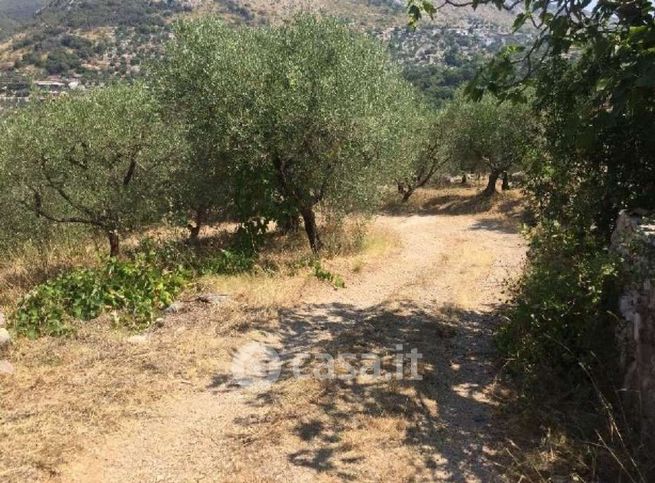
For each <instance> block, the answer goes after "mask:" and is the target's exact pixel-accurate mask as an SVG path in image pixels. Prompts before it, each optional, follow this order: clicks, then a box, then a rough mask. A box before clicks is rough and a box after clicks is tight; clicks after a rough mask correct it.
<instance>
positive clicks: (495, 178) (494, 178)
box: [482, 170, 500, 196]
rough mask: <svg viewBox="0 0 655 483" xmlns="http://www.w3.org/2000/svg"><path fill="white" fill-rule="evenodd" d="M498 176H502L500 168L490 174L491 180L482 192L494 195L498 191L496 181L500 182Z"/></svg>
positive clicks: (486, 194) (485, 194)
mask: <svg viewBox="0 0 655 483" xmlns="http://www.w3.org/2000/svg"><path fill="white" fill-rule="evenodd" d="M498 178H500V171H498V170H494V171H492V172H491V173H490V174H489V182H488V183H487V187H486V188H485V189H484V191H483V192H482V194H483V195H484V196H493V195H494V194H495V193H496V183H497V182H498Z"/></svg>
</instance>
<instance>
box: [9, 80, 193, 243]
mask: <svg viewBox="0 0 655 483" xmlns="http://www.w3.org/2000/svg"><path fill="white" fill-rule="evenodd" d="M1 136H2V138H3V139H4V142H3V144H2V147H0V169H1V170H2V173H3V177H4V182H5V183H6V184H5V185H6V186H7V189H8V190H9V193H5V195H4V196H5V198H6V197H9V198H11V200H12V202H13V203H16V204H18V205H20V206H22V207H23V208H24V209H27V210H29V211H31V212H33V213H34V214H35V215H36V216H38V217H40V218H43V219H46V220H49V221H51V222H56V223H76V224H82V225H88V226H90V227H94V228H96V229H98V230H100V231H102V232H103V233H104V234H105V235H106V236H107V237H108V239H109V242H110V248H111V254H112V255H117V254H118V250H119V241H118V240H119V234H120V232H122V231H124V230H130V229H133V228H136V227H139V226H142V225H143V224H144V223H147V222H151V221H155V220H157V219H158V218H161V216H162V214H163V213H164V212H165V211H166V210H167V199H166V196H165V195H164V193H165V191H164V188H165V186H166V183H167V180H168V179H169V177H170V176H171V174H172V173H173V172H174V171H175V169H176V166H178V161H179V159H180V157H181V156H183V154H184V152H183V151H184V143H183V142H181V140H180V138H179V136H178V132H177V130H176V129H175V128H174V127H173V126H172V125H170V124H168V123H164V122H163V121H162V119H161V117H160V115H159V113H158V107H157V105H156V103H155V101H154V100H153V98H152V96H151V94H150V93H149V92H148V90H147V89H145V88H144V87H143V86H138V85H137V86H134V87H130V86H114V87H110V88H105V89H98V90H95V91H93V92H92V93H90V94H82V95H74V96H64V97H59V98H55V99H50V100H47V101H44V102H42V103H37V104H35V105H33V106H30V107H29V108H24V109H20V110H18V111H16V112H15V113H13V114H12V115H11V116H7V117H6V118H5V119H4V122H3V124H2V133H1Z"/></svg>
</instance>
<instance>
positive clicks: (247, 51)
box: [151, 18, 268, 239]
mask: <svg viewBox="0 0 655 483" xmlns="http://www.w3.org/2000/svg"><path fill="white" fill-rule="evenodd" d="M258 42H259V38H258V36H257V35H256V32H255V31H254V30H253V29H245V28H241V29H239V28H234V27H229V26H226V25H225V24H223V23H222V22H220V21H219V20H217V19H214V18H204V19H202V20H194V21H183V22H179V23H178V24H176V27H175V36H174V37H173V39H172V40H171V41H170V42H169V44H168V45H167V47H166V55H165V56H164V58H163V59H162V61H161V62H160V63H159V64H158V65H157V66H156V68H155V69H154V70H153V75H152V76H151V84H152V85H153V86H154V88H155V92H156V93H157V95H158V97H159V98H160V99H161V101H162V105H163V106H164V108H165V113H166V115H167V117H169V118H171V119H174V120H176V121H180V122H181V123H182V124H183V126H184V136H185V139H186V141H187V144H188V146H189V151H190V156H189V159H188V162H187V163H186V164H185V165H184V167H183V169H182V170H180V171H179V172H178V173H177V178H176V184H177V189H176V192H177V193H178V195H179V196H178V200H177V201H178V203H177V204H178V206H179V207H180V208H181V209H182V210H191V211H192V212H193V218H194V220H193V224H191V225H190V226H189V227H190V229H191V238H192V239H195V238H197V236H198V234H199V231H200V228H201V226H202V224H203V223H204V222H206V220H207V216H208V215H209V214H210V213H211V212H221V213H223V214H228V213H229V214H233V215H236V216H237V217H238V218H244V217H247V216H248V215H243V214H242V213H239V211H244V210H245V211H252V210H251V208H252V205H253V204H256V203H253V196H250V195H252V193H253V192H254V193H257V194H258V195H259V194H260V192H261V190H259V189H258V188H256V186H257V187H259V188H261V187H262V186H263V185H262V183H261V182H260V181H261V180H262V179H265V178H266V176H265V173H262V172H259V171H255V170H252V169H249V166H250V165H251V164H252V161H253V160H254V159H256V158H257V156H258V146H259V143H258V136H259V132H258V131H257V129H256V127H257V125H258V122H259V119H260V118H261V116H262V114H261V110H260V108H261V102H259V100H260V98H261V96H262V95H265V86H264V85H263V84H262V79H263V77H262V76H264V75H265V72H266V70H267V68H268V67H267V65H268V63H267V51H266V45H259V44H258ZM262 190H264V191H265V189H264V188H262ZM243 198H248V200H247V201H242V200H243ZM234 211H237V213H233V212H234ZM241 215H243V216H241Z"/></svg>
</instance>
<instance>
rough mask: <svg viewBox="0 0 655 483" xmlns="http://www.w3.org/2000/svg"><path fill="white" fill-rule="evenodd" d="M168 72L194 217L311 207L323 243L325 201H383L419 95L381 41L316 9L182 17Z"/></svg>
mask: <svg viewBox="0 0 655 483" xmlns="http://www.w3.org/2000/svg"><path fill="white" fill-rule="evenodd" d="M157 78H158V82H159V92H160V93H161V96H162V98H163V102H164V103H165V104H167V105H169V106H170V108H171V111H172V112H173V113H174V115H175V116H176V117H178V118H179V117H182V118H183V119H184V121H185V123H186V126H187V130H186V135H187V140H188V142H189V145H190V147H191V149H192V151H193V156H192V161H191V163H190V164H188V165H187V166H186V171H185V175H184V176H183V178H182V184H187V185H188V186H189V187H190V188H191V189H190V190H183V191H182V192H183V193H185V196H184V197H183V198H184V199H185V200H189V201H190V202H191V204H190V206H189V208H192V209H193V210H195V212H196V220H195V224H194V226H195V227H198V226H199V225H200V223H201V222H202V221H203V218H204V217H205V216H206V213H207V212H208V211H210V212H211V211H216V210H219V209H220V210H224V211H225V210H228V211H231V214H232V215H233V216H236V217H237V218H238V219H239V221H241V222H242V223H251V224H254V226H258V227H263V226H266V221H267V220H275V221H278V222H279V223H282V224H283V223H285V222H286V221H287V220H294V219H297V218H299V217H302V219H303V221H304V226H305V229H306V231H307V236H308V240H309V243H310V246H311V247H312V249H313V250H314V251H318V250H320V248H321V240H320V235H319V232H318V226H317V223H316V213H315V210H316V207H317V206H319V205H320V207H321V208H322V209H323V210H331V211H335V210H337V211H341V212H347V211H351V210H353V209H364V208H366V207H371V206H374V205H375V202H376V200H377V199H378V198H379V194H380V189H379V186H380V184H381V183H384V182H386V181H388V180H391V179H392V177H393V175H394V173H395V171H396V169H398V166H399V163H401V161H402V160H403V159H404V158H402V157H401V158H396V157H395V156H394V155H395V154H397V153H399V151H400V150H399V146H400V143H401V142H402V134H403V133H404V132H406V131H407V123H405V122H404V121H405V119H406V118H405V117H403V114H407V115H409V114H411V113H412V112H413V109H414V108H417V107H418V105H419V102H418V101H417V100H416V99H415V95H414V93H413V91H412V89H411V88H409V87H408V85H407V84H406V82H405V81H404V80H403V79H402V77H401V75H400V72H399V70H398V69H397V68H396V67H395V66H394V65H393V63H392V62H391V60H390V58H389V56H388V54H387V53H386V52H385V51H384V49H383V47H382V46H381V45H380V44H379V43H377V42H375V41H374V40H372V39H371V38H369V37H368V36H365V35H362V34H357V33H355V32H353V31H352V30H350V29H349V28H347V27H345V26H343V25H341V24H339V23H338V22H337V21H335V20H330V19H323V20H318V19H316V18H314V17H308V16H300V17H298V18H296V20H295V21H294V22H292V23H291V24H289V25H285V26H280V27H276V28H269V29H259V30H252V29H249V30H246V29H233V28H228V27H227V26H225V25H223V24H221V23H220V22H218V21H216V20H211V19H209V20H203V21H199V22H190V23H182V24H181V25H180V26H179V27H178V35H177V36H176V38H175V39H174V40H173V42H172V43H171V45H170V46H169V48H168V55H167V56H166V59H165V61H164V63H163V65H162V67H161V69H160V73H159V74H158V77H157Z"/></svg>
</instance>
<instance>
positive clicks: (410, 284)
mask: <svg viewBox="0 0 655 483" xmlns="http://www.w3.org/2000/svg"><path fill="white" fill-rule="evenodd" d="M519 203H520V200H518V198H517V197H516V196H515V195H513V196H512V195H508V196H502V197H499V198H498V199H497V200H496V201H494V202H493V203H491V204H487V202H482V201H480V199H479V198H477V197H475V192H474V190H466V189H456V190H447V191H444V190H440V191H429V190H426V191H422V192H419V193H417V197H416V199H415V200H413V201H412V203H411V204H410V205H407V206H398V205H396V206H392V207H389V209H388V210H387V211H386V212H385V213H384V214H382V215H380V216H377V217H376V218H375V219H374V221H373V225H372V226H373V232H374V233H377V234H378V235H379V236H381V237H383V238H384V240H386V242H384V243H379V244H378V245H379V246H377V245H376V248H375V249H370V250H369V251H368V252H365V253H363V254H361V255H358V256H351V257H342V258H340V259H339V258H337V259H335V260H333V261H331V262H328V263H326V266H327V268H329V269H330V270H331V271H334V272H336V273H339V274H342V275H343V277H344V279H345V282H346V288H344V289H334V288H333V287H332V286H330V285H329V284H327V283H322V282H320V281H318V280H316V279H315V277H313V276H307V275H306V274H305V275H304V276H303V275H295V276H287V277H278V278H274V277H273V278H271V277H266V276H264V275H261V276H255V277H251V278H247V277H246V278H244V277H241V278H231V279H221V280H215V281H212V282H211V283H210V282H207V283H209V284H210V285H211V284H213V285H212V286H213V288H214V289H220V290H221V291H223V292H225V293H229V294H230V295H232V301H231V302H230V303H228V304H226V305H223V306H217V307H214V308H209V307H206V306H202V305H201V304H200V305H198V304H189V305H188V307H187V308H186V309H185V310H184V311H183V312H181V313H178V314H174V315H171V316H169V317H168V318H167V320H166V323H165V326H164V327H163V328H160V329H158V330H154V331H152V332H151V333H149V334H148V336H147V340H146V342H144V343H143V344H136V345H135V344H130V343H128V342H126V335H123V334H116V333H115V331H114V332H112V331H108V330H105V329H103V327H102V326H99V327H89V328H88V331H87V332H84V333H82V334H81V335H79V336H78V338H77V339H76V340H73V341H56V340H46V341H37V342H29V343H28V342H22V343H19V344H18V347H16V348H14V349H13V352H12V354H11V356H12V360H13V362H14V363H15V365H16V367H17V374H16V375H15V376H14V377H13V378H12V379H10V380H9V379H8V380H4V381H0V395H1V396H2V398H3V399H2V403H1V406H0V407H1V408H2V413H0V421H1V422H2V426H1V427H2V429H1V430H0V479H1V480H15V481H24V480H35V479H38V480H49V481H85V482H86V481H116V482H124V481H144V482H146V481H147V482H150V481H201V480H204V481H494V480H500V479H502V474H503V464H504V461H505V459H504V458H505V456H506V454H505V451H504V449H505V445H506V442H505V441H506V439H505V434H506V431H505V428H504V426H503V422H502V419H499V418H498V415H497V413H498V409H499V406H500V402H499V398H498V397H497V396H498V394H501V393H502V392H503V391H505V390H506V389H505V388H504V387H503V385H502V383H501V382H499V380H498V378H497V375H498V373H499V370H500V367H499V366H498V363H497V357H496V354H495V352H494V346H493V340H492V337H493V331H494V328H495V326H496V325H497V324H498V323H499V316H498V315H497V314H496V309H497V308H498V304H499V303H500V302H501V299H502V288H503V282H504V281H505V280H506V279H508V278H511V277H514V276H516V275H517V274H518V273H520V270H521V267H522V263H523V259H524V255H525V245H524V242H523V239H522V237H521V236H520V235H519V234H518V233H517V223H516V220H515V219H514V218H513V215H516V214H517V213H518V212H519V211H518V208H517V206H518V204H519ZM201 288H203V289H204V288H207V287H201ZM252 341H258V342H260V343H262V344H265V345H267V346H269V347H271V348H274V349H275V350H276V351H277V352H278V353H279V354H280V356H281V358H282V361H283V367H282V374H281V376H280V378H279V379H278V380H277V382H275V383H274V384H272V385H270V386H268V385H264V384H262V385H255V386H253V387H247V388H244V387H241V386H239V385H238V384H235V381H234V379H233V377H232V373H231V370H230V367H231V361H232V357H233V355H234V353H235V351H237V350H238V349H239V348H240V347H243V346H244V345H245V344H248V343H249V342H252ZM399 345H402V346H403V350H404V351H410V350H411V349H416V350H417V351H418V353H420V354H422V356H423V357H422V359H421V360H420V364H419V367H418V369H419V374H420V376H421V377H422V379H421V380H410V379H408V378H407V377H405V378H403V379H402V380H394V379H392V380H389V379H387V378H375V377H372V376H370V374H360V375H358V376H357V377H356V378H354V379H350V380H347V379H345V378H335V379H331V380H325V379H321V378H317V377H304V378H301V379H298V378H296V377H293V376H292V374H291V371H290V369H289V364H290V361H291V360H292V358H293V357H294V356H296V355H298V354H305V353H306V354H311V355H313V356H314V358H312V360H313V361H316V360H317V358H318V357H319V356H318V355H319V354H322V353H328V354H331V355H333V356H334V357H337V355H338V354H346V353H350V354H355V355H361V354H365V353H374V354H380V355H381V356H382V357H383V367H384V368H385V369H390V370H395V369H392V367H393V361H394V360H395V359H394V357H395V356H396V353H397V346H399ZM35 351H42V352H41V353H40V356H39V357H36V356H34V355H33V354H34V352H35ZM317 364H318V363H316V362H314V363H313V365H311V364H310V366H309V367H308V368H307V371H311V370H313V369H315V368H316V367H318V365H317ZM341 369H343V368H342V367H341V366H340V365H339V363H337V373H338V374H341V372H340V371H341ZM406 369H407V368H406ZM404 375H405V376H407V375H408V374H407V372H405V374H404Z"/></svg>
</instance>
